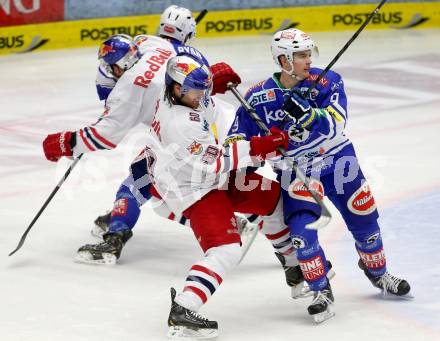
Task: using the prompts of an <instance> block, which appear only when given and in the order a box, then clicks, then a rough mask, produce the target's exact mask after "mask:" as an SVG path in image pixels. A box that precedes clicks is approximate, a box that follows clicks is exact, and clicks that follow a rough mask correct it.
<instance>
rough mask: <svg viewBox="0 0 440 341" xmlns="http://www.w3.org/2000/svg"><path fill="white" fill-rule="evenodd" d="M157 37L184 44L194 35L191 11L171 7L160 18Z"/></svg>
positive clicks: (194, 25)
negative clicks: (172, 39)
mask: <svg viewBox="0 0 440 341" xmlns="http://www.w3.org/2000/svg"><path fill="white" fill-rule="evenodd" d="M158 35H160V36H166V37H170V38H174V39H177V40H178V41H180V42H182V43H185V42H186V41H187V40H190V39H192V38H194V36H195V35H196V21H195V20H194V17H193V15H192V13H191V11H190V10H189V9H187V8H184V7H179V6H176V5H171V6H169V7H168V8H166V9H165V11H163V13H162V15H161V16H160V24H159V31H158Z"/></svg>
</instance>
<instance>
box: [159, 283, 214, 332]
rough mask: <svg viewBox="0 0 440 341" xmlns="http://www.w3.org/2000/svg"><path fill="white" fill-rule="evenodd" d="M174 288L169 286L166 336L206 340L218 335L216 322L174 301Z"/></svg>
mask: <svg viewBox="0 0 440 341" xmlns="http://www.w3.org/2000/svg"><path fill="white" fill-rule="evenodd" d="M175 298H176V290H174V288H171V310H170V315H169V317H168V326H169V327H170V328H169V330H168V334H167V336H168V338H170V339H177V340H206V339H212V338H215V337H217V336H218V324H217V322H216V321H209V320H208V319H206V318H204V317H202V316H200V315H199V314H197V313H196V312H194V311H192V310H189V309H186V308H184V307H182V306H181V305H179V304H177V303H176V302H174V299H175Z"/></svg>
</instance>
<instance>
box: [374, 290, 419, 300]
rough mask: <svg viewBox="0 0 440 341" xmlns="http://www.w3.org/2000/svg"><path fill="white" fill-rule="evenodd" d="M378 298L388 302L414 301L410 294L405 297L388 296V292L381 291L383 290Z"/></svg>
mask: <svg viewBox="0 0 440 341" xmlns="http://www.w3.org/2000/svg"><path fill="white" fill-rule="evenodd" d="M380 298H382V299H384V300H390V301H412V300H413V299H415V297H414V296H413V295H412V294H410V293H408V294H406V295H401V296H398V295H394V294H390V293H389V292H388V291H383V290H382V292H381V293H380Z"/></svg>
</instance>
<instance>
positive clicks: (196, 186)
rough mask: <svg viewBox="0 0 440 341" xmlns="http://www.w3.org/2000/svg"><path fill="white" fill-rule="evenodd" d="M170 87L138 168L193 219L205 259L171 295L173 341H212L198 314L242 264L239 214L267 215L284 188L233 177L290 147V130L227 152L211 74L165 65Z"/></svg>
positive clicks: (182, 63)
mask: <svg viewBox="0 0 440 341" xmlns="http://www.w3.org/2000/svg"><path fill="white" fill-rule="evenodd" d="M165 81H166V88H165V91H164V94H163V96H160V100H159V102H158V106H157V112H156V114H155V116H154V120H153V125H152V128H151V129H152V133H151V134H150V135H149V136H148V142H147V147H146V148H145V151H144V153H142V154H141V155H140V156H139V158H138V160H136V162H135V163H134V164H133V167H132V171H135V169H136V168H137V164H142V162H143V163H144V164H146V165H148V168H147V171H146V170H145V169H146V167H142V168H143V169H144V172H145V173H146V175H147V176H148V177H149V178H150V181H151V182H152V183H153V186H154V187H153V189H152V191H153V193H154V195H155V196H157V197H161V198H162V199H163V200H164V201H165V202H166V203H167V204H168V206H170V207H171V209H172V210H173V211H174V212H179V213H180V212H182V214H183V215H184V216H185V217H186V218H188V219H190V221H191V228H192V229H193V232H194V235H195V237H196V240H197V241H198V242H199V244H200V246H201V248H202V250H203V252H204V256H203V258H202V259H200V260H199V261H198V262H196V263H195V264H194V265H193V266H192V267H191V269H190V271H189V274H188V277H187V278H186V281H185V285H184V289H183V291H182V292H180V293H179V294H178V295H176V291H175V290H174V289H171V297H172V306H171V311H170V315H169V318H168V325H169V327H170V329H169V334H168V336H169V337H171V338H179V337H189V336H192V337H194V338H202V337H204V338H212V337H216V336H217V333H218V325H217V322H215V321H210V320H207V319H205V318H203V317H201V316H200V315H198V313H197V312H198V311H199V309H200V308H201V307H202V306H203V305H204V304H205V303H206V302H207V300H208V299H209V298H210V297H211V296H212V295H213V294H214V292H215V291H216V289H217V288H218V287H219V285H220V284H221V283H222V281H223V280H224V278H225V276H226V275H227V273H228V272H229V271H230V270H231V269H232V268H234V267H235V266H236V265H237V264H238V261H239V259H240V256H241V249H240V235H239V234H238V231H237V226H236V220H235V216H234V211H238V212H242V213H249V214H260V215H269V214H271V213H272V212H273V211H274V210H275V208H276V206H277V204H278V199H279V195H280V187H279V184H278V183H277V182H273V181H269V180H267V179H266V180H263V178H262V177H261V176H259V175H257V174H255V173H251V174H249V175H247V174H241V173H238V172H235V171H236V170H238V169H241V168H245V167H248V166H259V165H260V164H261V162H262V160H264V159H265V158H266V157H268V155H275V154H276V149H277V148H278V147H285V146H287V141H288V136H287V134H286V132H283V131H279V130H273V135H271V136H263V137H252V138H251V139H250V141H238V142H236V143H232V144H230V145H229V146H227V147H222V146H221V145H219V144H218V142H217V140H216V138H215V135H214V134H213V133H212V132H211V130H210V129H209V126H210V122H211V121H212V110H213V102H212V101H211V98H210V96H209V93H210V87H211V73H210V71H209V69H208V68H207V67H206V66H204V65H202V64H200V63H198V62H197V61H196V60H194V59H192V58H190V57H187V56H176V57H173V58H171V59H170V60H169V61H168V65H167V73H166V80H165ZM239 176H244V177H245V178H246V180H247V181H250V180H254V181H257V183H258V185H257V186H252V188H249V187H245V186H239V185H238V184H240V183H242V184H244V183H247V182H237V181H235V180H236V178H237V177H239Z"/></svg>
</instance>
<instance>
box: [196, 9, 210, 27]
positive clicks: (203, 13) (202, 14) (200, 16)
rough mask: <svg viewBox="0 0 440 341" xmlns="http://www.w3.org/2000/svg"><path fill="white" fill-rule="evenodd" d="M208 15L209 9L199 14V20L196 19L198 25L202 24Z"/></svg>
mask: <svg viewBox="0 0 440 341" xmlns="http://www.w3.org/2000/svg"><path fill="white" fill-rule="evenodd" d="M207 13H208V10H207V9H204V10H202V11H201V12H200V13H199V15H198V16H197V18H196V19H195V20H196V24H198V23H200V22H201V21H202V20H203V18H204V17H205V15H206V14H207Z"/></svg>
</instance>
